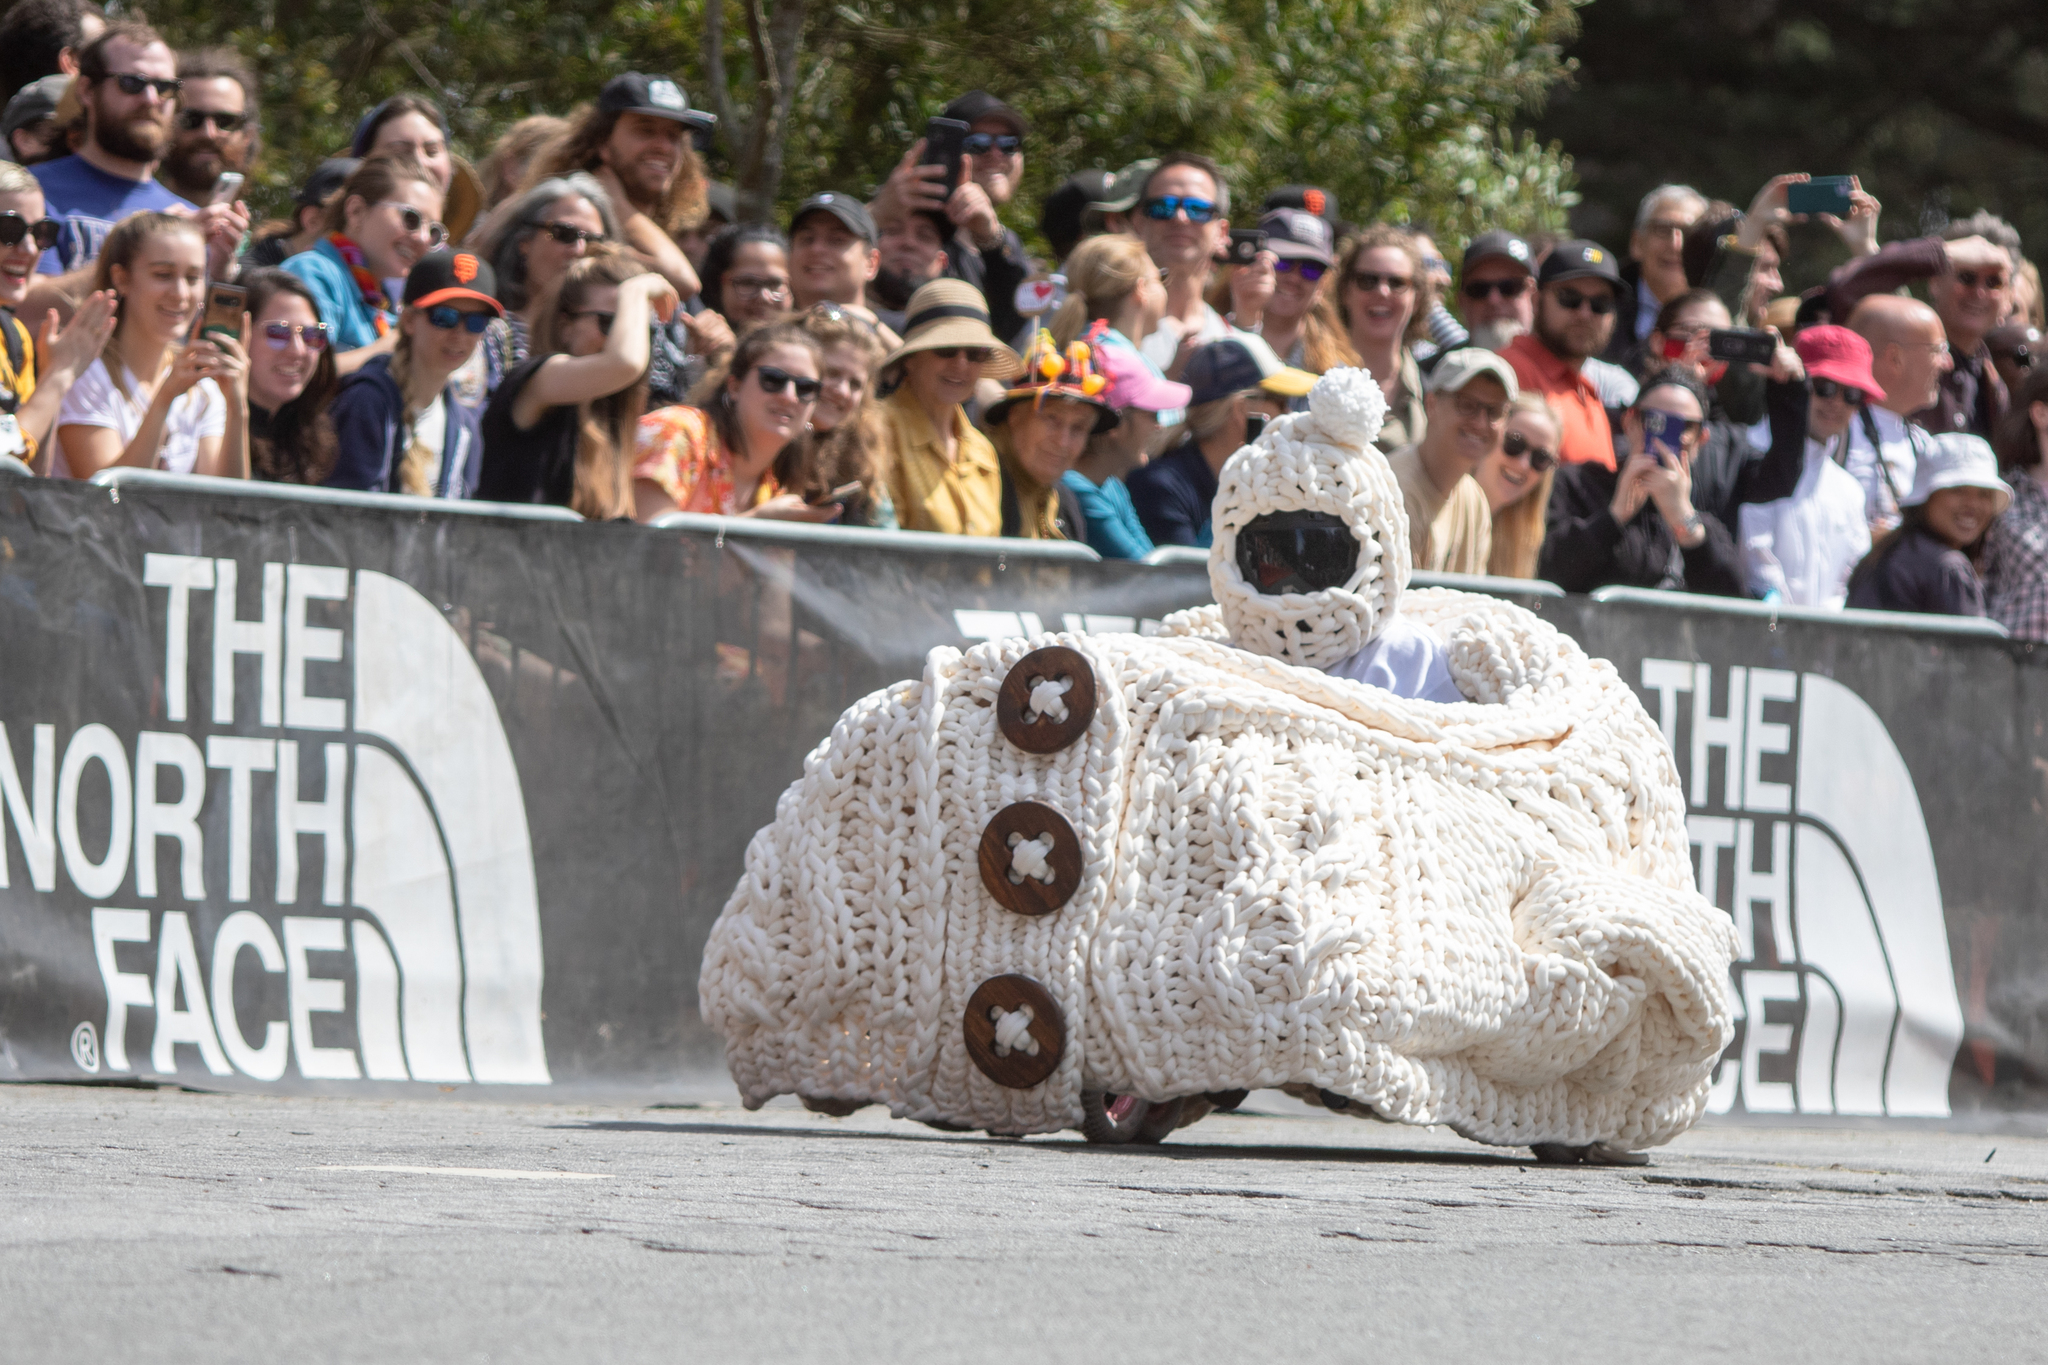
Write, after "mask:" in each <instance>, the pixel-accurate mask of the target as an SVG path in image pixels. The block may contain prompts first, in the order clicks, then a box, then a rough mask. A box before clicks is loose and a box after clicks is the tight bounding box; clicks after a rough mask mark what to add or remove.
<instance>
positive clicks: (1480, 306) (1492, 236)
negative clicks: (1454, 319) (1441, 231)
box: [1458, 232, 1536, 352]
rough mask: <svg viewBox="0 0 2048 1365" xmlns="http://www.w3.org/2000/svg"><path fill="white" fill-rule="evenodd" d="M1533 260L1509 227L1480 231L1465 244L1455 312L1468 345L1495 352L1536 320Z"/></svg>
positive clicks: (1527, 246) (1526, 330)
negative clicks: (1468, 342) (1463, 329)
mask: <svg viewBox="0 0 2048 1365" xmlns="http://www.w3.org/2000/svg"><path fill="white" fill-rule="evenodd" d="M1535 259H1536V256H1535V253H1534V252H1532V251H1530V250H1529V244H1528V243H1527V242H1525V241H1523V240H1522V239H1521V238H1520V237H1517V236H1516V235H1515V234H1514V233H1512V232H1482V233H1480V234H1479V235H1478V236H1477V237H1474V238H1473V239H1472V243H1471V245H1470V246H1467V247H1466V248H1465V260H1464V264H1463V265H1462V266H1460V267H1459V270H1458V275H1459V283H1458V311H1459V313H1461V314H1462V315H1463V316H1464V321H1465V328H1466V330H1467V331H1468V332H1469V333H1470V336H1471V341H1470V344H1471V345H1474V346H1481V347H1484V348H1485V349H1487V350H1489V351H1494V352H1498V351H1500V350H1501V349H1502V348H1503V347H1505V346H1506V345H1507V344H1508V343H1509V342H1510V341H1513V340H1514V339H1515V338H1516V337H1518V336H1522V335H1524V334H1525V333H1527V332H1528V331H1529V330H1530V329H1531V328H1533V327H1534V326H1535V325H1536V281H1535V279H1534V277H1533V276H1534V264H1533V263H1534V261H1535Z"/></svg>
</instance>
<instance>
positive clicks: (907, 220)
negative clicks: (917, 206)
mask: <svg viewBox="0 0 2048 1365" xmlns="http://www.w3.org/2000/svg"><path fill="white" fill-rule="evenodd" d="M942 224H944V225H943V226H942ZM875 226H876V227H877V228H879V229H880V230H881V237H880V240H879V241H877V243H876V247H877V249H878V250H880V251H881V253H882V264H881V268H880V269H878V270H877V271H876V272H875V278H874V280H873V281H872V282H870V283H869V285H868V288H867V297H868V302H870V303H872V304H873V305H874V306H875V311H876V314H877V316H879V317H880V318H881V319H882V322H883V323H884V325H886V326H888V327H890V328H892V329H894V330H895V331H898V332H900V331H902V330H903V328H902V326H901V325H900V323H899V322H898V321H897V319H900V318H901V317H902V316H903V309H904V307H905V306H906V305H908V304H909V302H910V296H911V295H912V294H915V293H916V292H917V291H918V288H919V287H920V286H921V285H923V284H925V283H926V282H927V281H930V280H934V279H937V278H938V277H939V276H941V275H943V274H945V273H946V228H947V227H950V226H951V224H945V223H944V220H942V219H940V218H938V217H937V216H936V215H934V214H930V213H904V214H898V215H896V216H895V217H894V218H881V217H877V218H876V219H875ZM892 313H893V314H894V318H892V317H891V316H890V315H891V314H892Z"/></svg>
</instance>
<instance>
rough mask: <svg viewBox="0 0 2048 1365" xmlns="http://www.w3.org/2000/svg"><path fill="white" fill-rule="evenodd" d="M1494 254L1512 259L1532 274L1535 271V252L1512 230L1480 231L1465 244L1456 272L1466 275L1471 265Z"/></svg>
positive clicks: (1494, 255)
mask: <svg viewBox="0 0 2048 1365" xmlns="http://www.w3.org/2000/svg"><path fill="white" fill-rule="evenodd" d="M1496 256H1499V257H1501V258H1503V259H1505V260H1510V261H1513V262H1514V263H1515V264H1516V265H1518V266H1520V267H1522V269H1523V270H1525V271H1527V272H1529V273H1530V274H1532V275H1533V274H1535V273H1536V253H1535V252H1533V251H1531V250H1530V249H1529V244H1528V243H1527V242H1525V241H1523V240H1522V239H1521V238H1520V237H1517V236H1516V235H1515V234H1514V233H1512V232H1482V233H1480V234H1479V235H1478V236H1477V237H1474V238H1473V239H1472V241H1471V242H1470V244H1468V245H1467V246H1466V248H1465V259H1464V261H1463V263H1462V264H1460V265H1459V266H1458V274H1459V275H1460V276H1464V275H1467V274H1469V273H1471V270H1472V267H1473V266H1475V265H1478V264H1479V263H1480V262H1481V261H1488V260H1492V259H1493V258H1494V257H1496Z"/></svg>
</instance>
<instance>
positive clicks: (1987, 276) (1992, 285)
mask: <svg viewBox="0 0 2048 1365" xmlns="http://www.w3.org/2000/svg"><path fill="white" fill-rule="evenodd" d="M1956 283H1957V284H1959V285H1961V286H1962V287H1963V288H1965V289H1976V288H1978V287H1979V286H1982V287H1983V288H1985V289H2003V288H2005V286H2006V285H2007V284H2008V283H2010V278H2009V277H2008V276H2007V275H2006V274H2005V273H2004V272H2003V271H1998V270H1958V271H1957V272H1956Z"/></svg>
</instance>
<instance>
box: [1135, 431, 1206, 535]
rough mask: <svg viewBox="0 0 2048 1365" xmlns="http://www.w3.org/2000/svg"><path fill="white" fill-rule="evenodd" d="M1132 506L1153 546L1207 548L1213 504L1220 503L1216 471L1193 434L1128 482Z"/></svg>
mask: <svg viewBox="0 0 2048 1365" xmlns="http://www.w3.org/2000/svg"><path fill="white" fill-rule="evenodd" d="M1124 484H1125V486H1126V487H1128V488H1129V489H1130V491H1131V505H1132V506H1133V507H1135V508H1136V509H1137V512H1138V520H1139V521H1140V522H1142V523H1143V524H1144V527H1145V534H1146V535H1148V536H1150V537H1152V543H1153V544H1154V545H1195V546H1199V547H1200V548H1202V549H1204V550H1206V549H1208V548H1209V541H1210V538H1211V535H1212V532H1211V529H1210V526H1209V510H1210V504H1212V503H1214V502H1215V501H1216V471H1215V470H1213V469H1211V468H1209V459H1208V457H1207V456H1206V455H1204V454H1202V447H1201V446H1200V445H1198V444H1197V443H1196V441H1195V438H1194V437H1192V436H1190V437H1188V438H1187V439H1185V440H1183V441H1182V442H1181V443H1180V444H1179V445H1177V446H1175V447H1174V448H1173V449H1171V450H1169V451H1167V452H1166V453H1165V454H1164V455H1161V456H1160V457H1159V458H1158V459H1156V460H1154V461H1152V463H1150V464H1148V465H1142V466H1140V467H1139V468H1137V469H1133V470H1132V471H1131V472H1130V474H1129V476H1128V477H1126V478H1125V479H1124Z"/></svg>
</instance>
